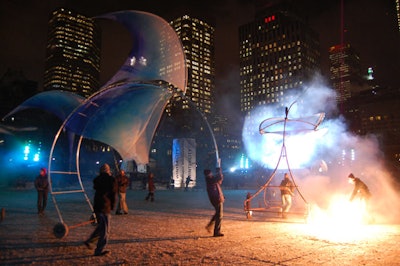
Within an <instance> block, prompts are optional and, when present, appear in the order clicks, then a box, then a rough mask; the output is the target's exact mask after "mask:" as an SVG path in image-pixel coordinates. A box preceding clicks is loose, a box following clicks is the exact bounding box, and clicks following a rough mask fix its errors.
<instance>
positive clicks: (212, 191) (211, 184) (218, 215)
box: [204, 168, 225, 237]
mask: <svg viewBox="0 0 400 266" xmlns="http://www.w3.org/2000/svg"><path fill="white" fill-rule="evenodd" d="M216 172H217V173H216V175H215V176H214V175H213V174H212V173H211V170H209V169H206V170H204V176H205V179H206V184H207V194H208V198H209V200H210V202H211V204H212V205H213V207H214V208H215V214H214V215H213V217H212V218H211V220H210V222H209V223H208V224H207V226H206V229H207V231H208V232H210V233H211V228H212V225H213V224H214V237H219V236H224V234H222V233H221V222H222V217H223V205H224V201H225V198H224V194H223V193H222V189H221V184H222V181H223V180H224V176H223V175H222V171H221V168H217V170H216Z"/></svg>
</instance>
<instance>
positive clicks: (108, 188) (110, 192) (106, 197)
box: [84, 164, 118, 256]
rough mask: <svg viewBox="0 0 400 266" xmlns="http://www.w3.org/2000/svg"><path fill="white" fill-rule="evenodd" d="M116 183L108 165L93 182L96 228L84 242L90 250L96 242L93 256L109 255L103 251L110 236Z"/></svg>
mask: <svg viewBox="0 0 400 266" xmlns="http://www.w3.org/2000/svg"><path fill="white" fill-rule="evenodd" d="M117 186H118V185H117V182H116V180H115V178H114V177H113V176H112V174H111V169H110V166H109V165H108V164H104V165H102V166H101V167H100V174H99V175H98V176H97V177H96V178H95V179H94V180H93V188H94V190H95V194H94V206H93V208H94V213H95V215H96V219H97V226H96V228H95V229H94V231H93V232H92V234H91V235H90V236H89V238H88V239H87V240H86V241H85V242H84V244H85V245H86V247H88V248H89V249H91V248H92V245H91V244H92V243H94V242H95V241H96V240H97V245H96V248H95V251H94V255H95V256H103V255H107V254H108V253H110V251H108V250H104V248H105V247H106V245H107V242H108V239H109V236H110V226H111V224H110V219H111V215H110V213H111V211H112V210H113V209H114V205H115V194H116V190H117Z"/></svg>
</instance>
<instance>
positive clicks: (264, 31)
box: [239, 5, 320, 115]
mask: <svg viewBox="0 0 400 266" xmlns="http://www.w3.org/2000/svg"><path fill="white" fill-rule="evenodd" d="M256 9H257V10H258V12H257V14H256V17H255V20H254V21H252V22H250V23H248V24H245V25H242V26H240V28H239V53H240V88H241V91H240V108H241V111H242V113H243V114H244V115H248V114H249V113H250V112H251V110H252V109H254V108H255V107H257V106H259V105H265V104H280V103H281V102H283V101H284V100H285V99H286V97H287V93H286V92H287V91H288V90H291V89H299V88H301V87H302V85H303V84H304V82H307V81H309V79H310V78H311V77H312V76H313V74H314V73H315V72H316V70H318V69H319V67H320V62H319V60H320V52H319V38H318V35H317V33H315V32H314V31H313V30H312V29H311V28H310V27H309V26H308V25H307V23H306V22H305V20H303V19H302V18H301V17H300V16H298V15H297V14H296V13H294V12H292V11H291V10H290V9H289V8H288V7H286V6H283V5H275V6H268V7H262V6H259V7H257V8H256Z"/></svg>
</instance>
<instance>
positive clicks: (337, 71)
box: [329, 44, 362, 103]
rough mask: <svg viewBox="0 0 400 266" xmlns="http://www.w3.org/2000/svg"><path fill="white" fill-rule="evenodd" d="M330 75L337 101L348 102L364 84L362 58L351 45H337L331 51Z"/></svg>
mask: <svg viewBox="0 0 400 266" xmlns="http://www.w3.org/2000/svg"><path fill="white" fill-rule="evenodd" d="M329 60H330V74H331V82H332V85H333V88H334V89H335V90H336V92H337V94H336V95H337V96H336V100H337V102H339V103H341V102H344V101H346V100H347V99H348V98H350V97H351V96H352V94H354V93H355V92H359V91H360V87H361V84H362V74H361V63H360V57H359V55H358V54H357V53H356V52H355V50H354V49H353V48H352V47H351V46H350V44H345V45H335V46H332V47H331V48H330V49H329Z"/></svg>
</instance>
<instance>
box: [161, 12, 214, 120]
mask: <svg viewBox="0 0 400 266" xmlns="http://www.w3.org/2000/svg"><path fill="white" fill-rule="evenodd" d="M171 26H172V27H173V28H174V29H175V31H176V32H177V34H178V36H179V37H180V39H181V41H182V45H183V48H184V51H185V57H186V63H187V67H188V82H187V88H186V97H187V99H188V100H189V101H191V102H192V103H194V105H195V106H196V107H197V108H199V110H200V111H201V112H202V113H204V114H205V115H206V116H209V115H210V114H211V112H212V109H213V103H214V99H213V98H214V97H213V94H214V90H215V56H214V31H215V29H214V27H213V26H212V25H210V24H209V23H207V22H205V21H202V20H200V19H197V18H195V17H192V16H190V15H183V16H180V17H178V18H176V19H174V20H173V21H172V22H171ZM188 100H185V99H182V100H181V101H180V103H179V107H178V110H181V109H184V110H187V109H190V108H191V109H193V107H190V103H189V102H188ZM177 102H179V101H175V103H177ZM168 110H169V109H168Z"/></svg>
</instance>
